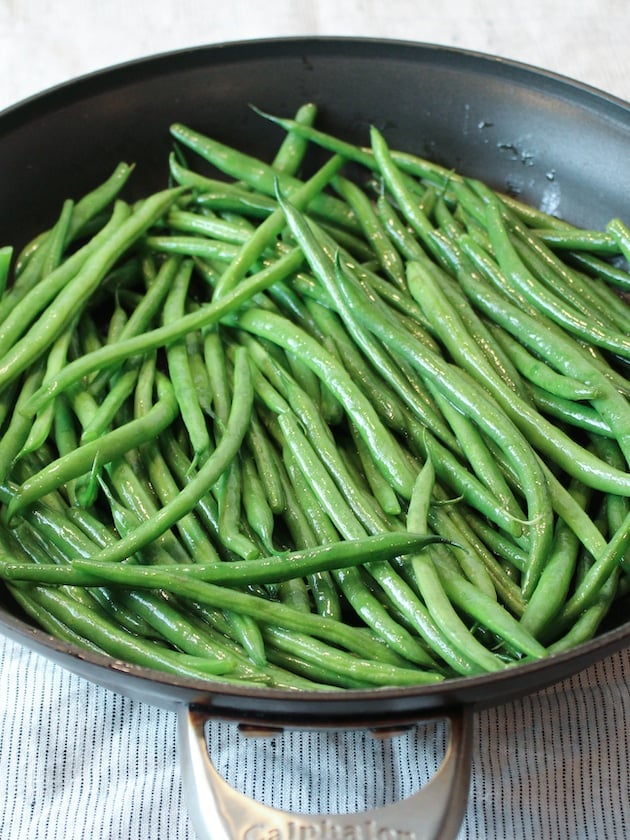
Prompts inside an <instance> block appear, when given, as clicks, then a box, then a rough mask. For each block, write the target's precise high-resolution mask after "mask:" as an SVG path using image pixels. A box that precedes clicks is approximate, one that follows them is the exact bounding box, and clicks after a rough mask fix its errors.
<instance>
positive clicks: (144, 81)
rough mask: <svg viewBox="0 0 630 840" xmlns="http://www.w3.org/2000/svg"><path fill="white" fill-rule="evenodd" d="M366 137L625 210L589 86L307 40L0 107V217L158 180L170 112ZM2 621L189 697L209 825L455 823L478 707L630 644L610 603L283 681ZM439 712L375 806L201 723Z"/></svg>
mask: <svg viewBox="0 0 630 840" xmlns="http://www.w3.org/2000/svg"><path fill="white" fill-rule="evenodd" d="M306 101H314V102H316V103H317V104H318V106H319V113H320V117H319V125H320V126H321V127H322V128H324V129H325V130H330V131H333V132H335V133H337V134H340V135H342V136H343V137H345V138H346V139H348V140H350V141H353V142H357V143H365V138H366V136H367V131H368V128H369V126H370V125H371V124H374V125H376V126H377V127H378V128H380V129H381V130H382V131H384V132H385V133H386V136H387V139H388V141H389V143H390V144H391V145H392V146H393V147H397V148H400V149H406V150H410V151H415V152H417V153H419V154H422V155H425V156H427V157H431V158H433V159H434V160H436V161H437V162H438V163H441V164H443V165H446V166H452V167H454V168H456V169H458V170H459V171H460V172H463V173H464V174H469V175H474V176H476V177H478V178H481V179H484V180H486V181H487V182H488V183H490V184H491V185H492V186H493V187H495V188H497V189H500V190H504V191H508V192H510V193H512V194H515V195H518V197H519V198H521V199H523V200H525V201H528V202H530V203H532V204H534V205H537V206H542V207H543V208H544V209H546V210H548V211H551V212H554V213H557V214H558V215H561V216H563V217H565V218H567V219H569V220H570V221H572V222H574V223H576V224H579V225H584V226H592V227H597V226H602V225H604V224H605V223H606V222H607V221H608V220H609V219H610V218H612V217H613V216H616V215H619V216H622V217H624V216H627V210H628V202H627V196H628V195H629V194H630V155H628V148H629V143H630V106H629V105H628V104H626V103H624V102H621V101H619V100H617V99H615V98H613V97H611V96H608V95H606V94H604V93H602V92H600V91H597V90H593V89H590V88H588V87H586V86H585V85H581V84H577V83H575V82H573V81H571V80H568V79H565V78H563V77H559V76H557V75H553V74H550V73H546V72H541V71H539V70H536V69H534V68H531V67H528V66H524V65H522V64H516V63H514V62H510V61H506V60H503V59H499V58H495V57H490V56H485V55H481V54H477V53H471V52H464V51H460V50H455V49H448V48H443V47H439V46H433V45H425V44H413V43H405V42H389V41H376V40H367V39H345V38H299V39H281V40H268V41H258V42H244V43H233V44H225V45H217V46H210V47H200V48H194V49H190V50H183V51H178V52H175V53H169V54H165V55H159V56H155V57H151V58H148V59H143V60H140V61H136V62H131V63H128V64H125V65H120V66H118V67H114V68H112V69H109V70H106V71H102V72H98V73H95V74H91V75H89V76H85V77H82V78H80V79H77V80H74V81H72V82H70V83H68V84H65V85H62V86H59V87H57V88H54V89H52V90H49V91H47V92H45V93H44V94H42V95H40V96H36V97H33V98H31V99H29V100H26V101H24V102H22V103H20V104H18V105H17V106H15V107H13V108H11V109H9V110H7V111H5V112H4V113H3V114H1V115H0V183H2V190H1V193H0V230H1V231H2V240H3V241H4V242H10V243H12V244H13V245H14V246H16V248H19V247H20V246H21V245H22V244H24V243H26V242H27V241H28V240H29V239H30V238H31V237H32V236H33V235H34V234H35V233H36V232H37V231H39V230H41V229H43V228H45V227H47V226H49V225H50V223H51V221H52V220H53V219H54V218H55V216H56V213H57V212H58V208H59V206H60V204H61V201H62V200H63V199H64V198H66V197H68V196H74V195H81V194H82V193H84V192H86V191H87V190H88V189H90V188H91V187H92V186H93V185H94V184H95V183H99V182H100V181H101V180H103V179H104V178H105V177H106V176H107V175H108V174H109V172H110V171H111V170H112V169H113V167H114V165H115V164H116V163H118V162H119V161H121V160H126V161H133V162H135V163H136V164H137V166H136V172H135V174H134V177H133V179H132V181H131V187H130V192H129V198H131V199H133V198H134V197H135V196H134V190H135V191H137V194H138V197H139V196H140V195H144V194H146V192H147V191H149V190H154V189H159V188H161V187H162V186H163V185H164V183H165V181H166V179H167V171H166V162H167V157H168V152H169V150H170V138H169V134H168V128H169V125H170V123H171V122H174V121H176V120H177V121H180V122H184V123H188V124H189V125H192V126H194V127H195V128H196V129H198V130H199V131H202V132H206V133H208V134H212V135H214V136H216V137H218V138H219V139H221V140H223V141H225V142H227V143H232V144H234V145H237V146H240V147H242V148H244V149H246V150H248V151H251V152H253V153H255V154H257V155H260V156H261V157H265V156H268V155H271V154H272V153H273V151H274V150H275V149H276V148H277V145H278V142H279V139H280V137H281V135H280V133H279V131H278V129H277V128H275V127H274V126H272V125H271V124H268V123H266V122H265V121H261V120H260V118H259V117H257V116H255V115H254V114H253V113H252V111H251V110H250V109H249V108H248V104H249V103H253V104H255V105H256V106H258V107H259V108H261V109H262V110H265V111H268V112H270V113H274V114H278V115H283V116H284V115H286V116H289V115H292V114H293V113H294V112H295V110H296V108H297V107H298V106H299V105H301V104H302V103H304V102H306ZM0 631H2V632H3V633H4V634H6V635H8V636H10V637H11V638H13V639H15V640H16V641H18V642H20V643H21V644H23V645H25V646H27V647H29V648H31V649H34V650H36V651H37V652H38V653H40V654H43V655H44V656H46V657H48V658H49V659H51V660H53V661H55V662H56V663H58V664H59V665H61V666H63V667H65V668H67V669H69V670H71V671H73V672H74V673H77V674H79V675H80V676H82V677H84V678H86V679H88V680H92V681H93V682H96V683H99V684H100V685H103V686H105V687H107V688H109V689H111V690H113V691H116V692H120V693H123V694H126V695H128V696H130V697H132V698H134V699H138V700H140V701H142V702H146V703H152V704H156V705H159V706H163V707H167V708H169V709H175V710H176V711H177V712H178V720H179V730H178V731H179V747H180V759H181V762H182V776H183V780H184V789H185V792H186V796H187V800H188V806H189V809H190V812H191V817H192V820H193V824H194V825H195V828H196V831H197V833H198V835H199V837H200V838H204V837H205V838H212V839H213V840H219V839H220V840H228V838H234V837H242V838H248V840H288V838H294V837H309V838H311V837H312V838H319V837H322V838H324V837H339V838H341V837H343V838H368V837H369V838H396V840H398V838H409V840H411V838H416V840H420V838H430V837H440V838H444V839H445V840H448V838H449V837H455V836H456V834H457V832H458V830H459V826H460V824H461V820H462V817H463V813H464V809H465V805H466V800H467V796H468V783H469V776H470V764H471V731H472V726H471V724H472V717H473V715H474V711H475V710H476V709H479V708H482V707H487V706H492V705H497V704H501V703H504V702H506V701H507V700H509V699H512V698H514V697H518V696H521V695H524V694H526V693H528V692H533V691H537V690H539V689H541V688H543V687H545V686H547V685H550V684H552V683H555V682H557V681H559V680H562V679H564V678H565V677H567V676H570V675H572V674H574V673H576V672H577V671H579V670H581V669H583V668H585V667H587V666H588V665H590V664H592V663H593V662H595V661H597V660H599V659H601V658H603V657H605V656H608V655H609V654H611V653H613V652H614V651H617V650H620V649H622V648H624V647H627V646H628V644H629V643H630V623H620V620H619V619H617V620H616V619H615V618H614V617H613V618H611V620H610V622H609V624H608V625H607V626H606V627H605V628H602V632H601V633H600V634H599V636H598V637H597V638H596V639H594V640H593V641H591V642H589V643H586V644H583V645H580V646H579V647H577V648H575V649H574V650H572V651H569V652H567V653H564V654H560V655H554V656H551V657H548V658H547V659H545V660H542V661H538V662H532V663H526V664H523V665H520V666H518V667H514V668H511V669H507V670H506V671H502V672H499V673H493V674H489V675H482V676H476V677H467V678H456V679H450V680H447V681H445V682H444V683H441V684H439V685H431V686H421V687H417V688H403V689H400V688H397V689H387V688H383V689H373V690H369V691H348V690H343V691H332V692H326V693H325V694H324V695H322V694H321V693H315V692H312V693H311V692H306V691H304V692H303V691H300V692H295V691H293V692H288V691H281V690H276V689H267V688H260V689H258V688H235V687H234V686H227V685H222V684H221V683H220V682H218V683H215V682H213V683H210V682H204V681H195V680H190V679H177V678H174V677H172V676H169V675H165V674H161V673H158V672H157V671H152V670H149V669H146V668H140V667H136V666H131V665H128V664H126V663H123V662H118V661H114V660H111V659H108V658H105V657H100V656H98V655H95V654H91V653H86V652H85V651H80V650H78V649H77V648H74V647H72V646H71V645H68V644H65V643H63V642H60V641H58V640H55V639H53V638H52V637H50V636H49V635H48V634H46V633H44V632H43V631H41V630H39V629H36V628H35V627H34V626H33V625H32V624H31V623H30V622H29V620H28V619H26V618H25V617H24V615H23V614H21V613H20V611H19V608H18V607H17V606H16V604H15V603H14V602H13V600H12V599H11V597H10V596H9V594H8V592H7V591H6V589H4V587H1V586H0ZM432 717H440V718H446V719H448V720H449V722H450V731H451V737H450V745H449V749H448V751H447V754H446V757H445V759H444V762H443V764H442V766H441V768H440V770H439V771H438V773H437V774H436V776H435V777H434V778H433V779H432V780H431V781H430V782H429V784H428V785H426V786H425V787H424V788H423V789H422V790H421V791H420V792H419V793H418V794H416V795H415V796H413V797H411V798H410V799H407V800H405V801H404V802H401V803H397V804H396V805H394V806H389V807H387V808H382V809H379V810H375V811H372V812H369V813H368V814H360V815H353V814H350V815H329V816H327V817H326V818H324V817H313V816H304V815H297V814H286V813H282V812H280V811H277V810H275V809H273V808H268V807H266V806H262V805H260V804H258V803H254V802H251V801H249V800H247V799H245V797H243V796H242V795H241V794H240V793H238V792H236V791H234V790H232V789H230V788H229V787H228V786H227V784H226V783H225V782H224V781H223V780H222V779H221V777H220V776H219V775H218V774H217V773H216V771H215V770H214V768H213V767H212V765H211V764H210V762H209V759H208V755H207V750H206V746H205V736H204V724H205V722H206V721H207V720H208V719H210V718H221V719H229V720H234V721H238V722H239V723H240V724H241V726H242V727H243V729H244V731H248V732H260V733H265V732H273V731H275V730H276V729H282V728H286V727H293V728H310V727H323V728H340V729H343V728H347V727H352V728H357V727H361V728H363V727H366V728H370V729H373V730H375V731H376V732H378V733H379V734H381V735H386V734H390V733H391V732H394V731H397V730H398V729H400V728H401V727H405V726H408V725H411V724H414V723H416V722H418V721H420V720H427V719H429V718H432Z"/></svg>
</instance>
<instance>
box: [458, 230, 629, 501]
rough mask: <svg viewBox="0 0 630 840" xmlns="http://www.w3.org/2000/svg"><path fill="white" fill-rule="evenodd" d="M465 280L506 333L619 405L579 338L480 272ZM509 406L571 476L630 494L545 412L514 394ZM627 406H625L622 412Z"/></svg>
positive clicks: (621, 478) (616, 474) (624, 481)
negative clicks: (570, 338)
mask: <svg viewBox="0 0 630 840" xmlns="http://www.w3.org/2000/svg"><path fill="white" fill-rule="evenodd" d="M465 245H466V250H467V251H468V246H470V245H471V242H470V239H466V241H465ZM460 282H461V283H462V284H463V285H464V286H465V289H466V292H467V294H470V296H471V298H473V299H474V301H475V304H476V305H477V306H479V307H480V308H482V309H483V311H484V312H486V314H487V315H488V316H489V317H491V318H493V319H495V320H496V321H497V323H499V324H500V325H501V326H502V327H503V328H504V329H505V330H506V331H508V332H510V333H511V334H512V335H514V337H515V338H517V339H518V340H519V341H521V342H523V343H525V344H526V345H528V346H530V347H531V348H532V349H533V350H534V351H536V352H539V353H540V354H541V355H542V356H543V357H544V358H549V359H550V360H551V359H553V361H554V366H555V367H556V368H557V369H559V370H561V371H566V372H567V373H568V375H571V376H574V377H577V378H580V379H583V380H584V381H586V382H587V383H588V382H593V383H595V385H596V387H598V388H601V389H602V390H603V391H604V393H606V395H607V397H608V396H609V397H610V399H611V401H613V402H614V403H615V407H616V406H617V403H618V401H619V400H618V396H619V395H617V396H615V395H614V394H613V393H612V391H611V384H610V382H607V381H606V380H605V378H604V377H603V376H602V375H601V374H599V373H598V371H597V369H596V368H595V367H594V366H593V365H592V363H591V362H590V360H589V358H588V356H587V355H586V353H585V352H584V351H583V350H582V349H581V348H580V346H579V345H577V344H574V343H573V342H570V343H567V339H566V336H563V335H562V334H561V333H560V332H559V331H557V330H554V329H551V330H550V329H549V328H548V326H547V325H546V326H545V327H542V326H541V323H540V320H539V319H537V318H535V317H533V316H532V315H530V314H528V313H526V312H522V311H521V310H519V309H518V308H517V307H515V306H514V305H513V304H511V303H509V302H508V301H507V300H506V299H504V298H502V297H501V296H500V295H499V294H497V293H496V292H494V290H492V289H491V288H490V287H489V286H488V285H486V284H484V283H483V282H479V277H478V275H474V277H473V276H471V275H469V274H467V273H466V272H465V271H462V272H461V274H460ZM516 404H518V410H517V411H515V410H514V406H515V405H516ZM504 408H505V410H506V411H507V412H508V413H510V414H511V415H512V416H513V419H514V422H517V423H518V424H519V425H520V426H521V428H523V429H524V430H526V431H527V434H528V437H529V439H530V440H531V441H532V443H533V444H534V445H535V446H536V447H537V448H539V449H540V450H541V451H543V452H545V453H546V454H547V455H549V456H550V457H551V458H553V460H554V461H555V462H556V463H558V464H559V465H560V466H562V468H563V469H564V470H566V472H567V473H568V474H569V475H571V476H573V477H574V478H577V479H579V480H581V481H583V482H584V483H585V484H587V485H589V486H593V487H595V488H597V489H600V490H602V491H604V492H612V493H621V494H622V495H629V494H630V487H628V477H627V475H624V474H623V473H622V472H620V471H615V470H614V469H611V468H609V467H607V465H605V464H604V463H603V462H602V461H601V460H600V459H597V458H593V457H592V456H591V455H590V454H589V453H588V452H587V451H586V450H585V449H584V448H583V447H581V446H579V445H577V444H576V443H575V442H574V441H573V440H572V439H571V438H570V437H569V436H568V435H565V434H563V433H562V432H561V430H560V429H558V428H557V427H556V426H554V425H553V424H551V423H548V422H546V421H545V419H544V418H543V417H542V416H541V415H540V414H539V413H535V414H532V412H531V409H530V407H529V406H527V405H526V404H524V403H522V402H520V401H518V400H517V398H516V397H515V396H514V395H512V397H511V398H510V403H509V404H508V402H507V400H506V402H505V405H504ZM622 410H623V409H621V407H619V412H621V411H622ZM625 410H627V407H625ZM619 422H620V421H619ZM616 424H617V423H616ZM624 486H625V488H626V489H625V492H624V489H623V488H624Z"/></svg>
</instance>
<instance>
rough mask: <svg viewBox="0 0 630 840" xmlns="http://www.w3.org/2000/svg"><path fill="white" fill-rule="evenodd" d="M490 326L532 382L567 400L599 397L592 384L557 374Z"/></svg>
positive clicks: (506, 333)
mask: <svg viewBox="0 0 630 840" xmlns="http://www.w3.org/2000/svg"><path fill="white" fill-rule="evenodd" d="M488 326H489V329H490V330H491V332H492V334H493V335H494V337H495V338H496V340H497V341H498V342H499V344H500V345H501V346H502V347H503V348H504V350H505V351H506V352H507V354H508V355H509V357H510V358H511V360H512V362H513V363H514V365H515V366H516V367H517V369H518V371H519V373H521V374H522V375H523V376H524V377H525V378H526V379H528V380H529V381H530V382H533V383H534V384H535V385H538V386H539V387H540V388H543V389H544V390H545V391H549V392H550V393H552V394H555V395H556V396H558V397H563V398H564V399H567V400H588V399H592V398H593V397H596V396H598V394H599V391H598V390H597V389H596V388H595V386H594V385H593V384H592V383H585V382H583V381H582V380H580V379H575V378H574V377H572V376H569V375H568V374H559V373H557V371H555V370H554V369H553V368H552V367H551V366H550V365H549V364H547V363H546V362H543V361H542V360H541V359H539V358H537V357H536V356H534V355H533V354H532V353H530V352H529V351H528V350H527V349H526V348H525V347H523V345H522V344H521V343H520V342H519V341H516V340H515V339H514V338H513V337H512V336H511V335H510V334H509V333H508V332H506V331H505V330H504V329H502V328H501V327H499V326H498V325H496V324H489V325H488Z"/></svg>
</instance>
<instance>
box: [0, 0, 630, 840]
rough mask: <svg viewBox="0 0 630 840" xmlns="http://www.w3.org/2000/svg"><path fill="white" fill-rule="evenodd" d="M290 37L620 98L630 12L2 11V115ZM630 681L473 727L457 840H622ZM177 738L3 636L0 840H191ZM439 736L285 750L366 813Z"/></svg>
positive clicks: (219, 753) (1, 0)
mask: <svg viewBox="0 0 630 840" xmlns="http://www.w3.org/2000/svg"><path fill="white" fill-rule="evenodd" d="M293 35H360V36H377V37H385V38H401V39H407V40H414V41H422V42H431V43H437V44H443V45H449V46H457V47H462V48H466V49H471V50H476V51H481V52H486V53H492V54H495V55H500V56H503V57H506V58H510V59H515V60H517V61H522V62H525V63H528V64H532V65H535V66H538V67H542V68H545V69H548V70H552V71H554V72H556V73H559V74H562V75H565V76H569V77H572V78H574V79H577V80H579V81H582V82H584V83H586V84H588V85H591V86H593V87H596V88H600V89H602V90H605V91H608V92H609V93H611V94H613V95H616V96H618V97H620V98H622V99H626V100H630V50H629V49H628V36H629V35H630V3H628V0H582V2H579V3H576V2H564V0H527V2H522V3H515V4H512V3H505V2H498V0H457V1H456V2H455V0H451V2H448V0H445V2H435V0H416V1H415V2H405V0H387V2H383V0H379V2H377V1H376V0H349V1H348V2H342V0H304V1H303V2H290V1H289V0H276V2H266V3H265V2H247V0H232V2H223V3H219V2H216V0H214V2H213V0H204V2H201V0H178V2H168V0H150V1H149V0H146V2H144V1H142V0H100V2H98V3H96V2H92V0H63V2H60V0H57V2H54V0H0V110H2V109H4V108H6V107H9V106H11V105H12V104H14V103H16V102H18V101H19V100H21V99H22V98H24V97H27V96H30V95H32V94H35V93H37V92H39V91H41V90H42V89H45V88H48V87H50V86H52V85H56V84H58V83H61V82H64V81H66V80H68V79H70V78H73V77H75V76H77V75H81V74H84V73H88V72H91V71H94V70H98V69H101V68H104V67H107V66H110V65H112V64H115V63H118V62H121V61H127V60H130V59H136V58H141V57H143V56H146V55H151V54H155V53H159V52H163V51H167V50H171V49H180V48H186V47H190V46H195V45H199V44H204V43H217V42H224V41H236V40H244V39H251V38H268V37H285V36H293ZM0 189H1V185H0ZM629 204H630V199H629ZM629 666H630V658H629V657H628V655H627V653H622V654H618V655H615V656H613V657H611V658H610V659H608V660H606V661H605V662H603V663H600V664H598V665H595V666H593V667H591V668H590V669H588V670H586V671H584V672H583V673H581V674H579V675H577V676H576V677H574V678H573V679H572V680H569V681H567V682H566V683H563V684H561V685H559V686H554V687H552V688H550V689H548V690H546V691H544V692H539V693H538V694H535V695H532V696H531V697H527V698H523V699H522V700H519V701H515V702H514V703H509V704H506V705H505V706H502V707H500V708H498V709H491V710H488V711H485V712H482V713H480V714H479V715H478V719H477V724H476V733H477V734H476V746H475V753H474V759H473V781H472V788H471V802H470V806H469V809H468V813H467V815H466V820H465V824H464V826H463V828H462V833H461V837H462V840H463V838H484V840H485V838H488V840H490V838H497V840H504V839H505V840H512V839H513V838H521V837H522V838H530V837H536V838H540V840H555V838H558V840H565V838H569V837H570V838H579V840H591V838H596V839H598V838H604V837H606V838H611V839H612V840H617V838H619V840H623V839H624V838H627V837H630V807H629V805H628V802H629V801H630V797H629V796H628V793H629V788H628V778H629V776H630V774H629V773H628V764H629V760H628V755H629V750H628V742H629V738H628V724H629V722H630V716H629V715H630V670H629ZM174 725H175V721H174V715H173V714H172V713H170V712H165V711H163V710H160V709H156V708H154V707H152V706H148V705H144V704H142V703H136V702H133V701H131V700H128V699H127V698H124V697H121V696H119V695H117V694H114V693H112V692H109V691H107V690H106V689H103V688H100V687H98V686H94V685H91V684H90V683H88V682H86V681H84V680H82V679H80V678H77V677H74V676H71V675H69V674H68V673H66V672H65V671H64V670H62V669H60V668H58V667H56V666H54V665H52V664H51V663H50V662H48V661H46V660H44V659H43V658H41V657H39V656H37V655H36V654H34V653H32V652H30V651H27V650H25V649H24V648H21V647H20V646H18V645H16V644H14V643H13V642H9V641H7V640H5V639H2V638H0V840H61V838H67V840H79V838H80V840H84V839H85V838H94V840H97V838H98V839H99V840H100V838H112V840H113V838H120V840H154V838H155V840H158V838H160V840H173V838H177V840H184V838H185V840H194V833H193V830H192V827H191V825H190V823H189V820H188V817H187V813H186V809H185V807H184V805H183V802H182V792H181V783H180V778H179V770H178V765H177V756H176V754H175V745H174V743H175V742H174ZM214 735H215V737H216V746H215V750H216V757H217V761H218V763H219V764H220V765H221V764H223V765H224V766H225V772H226V773H227V774H228V775H230V777H231V779H232V780H233V781H234V782H235V783H237V784H240V785H242V786H243V788H244V789H248V790H253V791H254V792H255V793H256V794H257V795H258V796H260V797H262V798H269V797H270V796H272V794H273V795H274V796H275V797H276V799H277V797H278V796H280V800H281V801H280V802H279V804H281V805H287V804H289V805H295V803H293V802H291V801H290V799H287V796H288V794H287V795H284V794H286V791H287V784H286V782H285V781H284V780H283V774H284V772H285V770H286V768H285V770H283V768H282V767H278V766H277V765H276V764H274V762H273V760H272V759H268V760H267V761H265V758H264V756H261V754H260V753H259V752H258V750H259V748H258V747H255V746H252V745H250V744H242V743H241V742H240V741H239V742H237V741H236V740H235V736H234V734H233V733H231V732H229V731H228V730H226V729H221V728H219V729H217V730H216V731H215V732H214ZM309 737H310V736H309ZM418 737H419V738H421V737H424V736H422V735H421V736H418ZM440 737H441V736H440V732H439V731H437V734H436V733H429V736H428V740H427V741H426V743H425V742H423V741H422V740H420V741H419V742H417V743H416V742H412V743H404V742H403V743H402V744H399V745H398V747H396V745H395V744H394V746H393V747H392V750H391V754H390V753H389V752H387V751H383V749H380V748H379V749H380V751H378V752H376V753H375V752H374V751H372V752H371V751H370V748H369V747H366V745H365V743H364V741H363V740H362V738H361V737H359V739H358V740H356V739H352V738H350V739H346V740H343V739H341V740H339V739H336V738H333V739H332V740H331V739H326V740H325V741H322V740H321V739H315V738H314V737H310V740H307V741H306V744H304V742H302V746H301V747H300V746H295V747H291V750H293V758H294V759H295V758H296V756H297V757H301V756H303V758H301V759H300V761H297V760H296V762H295V766H294V768H293V769H294V770H296V772H299V773H302V776H303V778H304V779H306V781H305V782H303V784H307V785H309V786H311V787H312V786H314V785H317V784H321V785H322V786H323V788H324V789H325V790H327V791H328V792H329V793H330V790H331V788H336V787H338V785H337V780H338V770H337V763H338V762H341V766H342V767H343V765H344V764H347V765H348V766H349V767H350V768H351V774H350V775H351V778H352V779H354V782H353V784H354V787H352V789H351V790H350V791H349V793H348V800H347V802H346V805H347V806H348V807H353V806H354V807H355V808H361V807H363V806H366V805H370V804H374V802H375V801H379V800H382V799H383V798H385V799H387V798H388V797H389V798H391V796H393V795H395V794H396V793H398V794H404V793H405V792H409V789H410V788H409V786H410V785H411V786H413V784H415V783H416V782H417V781H418V778H420V780H421V779H422V778H423V777H422V773H423V772H427V773H428V772H430V770H431V767H432V766H433V764H432V762H433V763H434V762H435V761H436V760H437V759H434V758H433V757H432V756H433V752H432V750H433V749H434V748H435V747H436V743H435V742H436V739H437V742H438V744H437V746H438V752H439V743H440ZM396 749H398V753H396ZM295 750H297V752H295ZM317 751H319V752H318V753H317ZM362 751H363V752H362ZM427 755H428V758H427ZM419 756H424V758H422V759H420V758H419ZM423 762H424V763H426V765H427V766H426V768H424V769H423V768H422V767H419V765H420V764H422V763H423ZM330 768H332V771H331V770H330ZM254 770H255V771H256V772H255V777H253V776H252V774H253V773H254ZM329 771H330V772H332V785H331V781H330V779H329V778H328V777H327V775H326V773H327V772H329ZM418 774H420V776H419V777H418ZM388 785H389V787H388ZM293 790H295V786H293ZM335 805H339V802H336V803H335V801H333V802H332V804H331V807H332V808H333V809H334V807H335ZM283 840H284V838H283Z"/></svg>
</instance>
